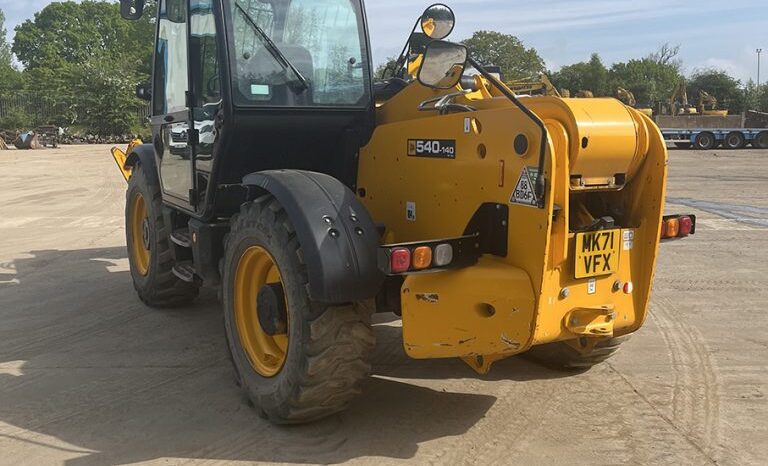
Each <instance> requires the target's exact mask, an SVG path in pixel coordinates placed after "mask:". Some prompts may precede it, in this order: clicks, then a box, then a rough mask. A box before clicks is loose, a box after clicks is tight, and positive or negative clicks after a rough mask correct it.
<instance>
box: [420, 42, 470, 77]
mask: <svg viewBox="0 0 768 466" xmlns="http://www.w3.org/2000/svg"><path fill="white" fill-rule="evenodd" d="M466 66H467V48H466V47H464V46H463V45H461V44H454V43H453V42H446V41H442V40H436V41H434V42H430V43H429V45H427V49H426V50H425V51H424V58H423V60H422V62H421V68H419V75H418V79H419V82H420V83H421V84H423V85H425V86H427V87H432V88H435V89H450V88H452V87H454V86H456V85H457V84H458V83H459V81H461V75H462V74H463V73H464V68H466Z"/></svg>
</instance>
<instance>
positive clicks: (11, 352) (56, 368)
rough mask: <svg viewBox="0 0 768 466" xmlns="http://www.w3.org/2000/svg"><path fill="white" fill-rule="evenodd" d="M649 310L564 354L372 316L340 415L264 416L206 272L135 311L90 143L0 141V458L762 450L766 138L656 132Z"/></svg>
mask: <svg viewBox="0 0 768 466" xmlns="http://www.w3.org/2000/svg"><path fill="white" fill-rule="evenodd" d="M670 174H671V176H670V179H669V189H668V204H667V211H669V212H670V213H672V212H693V213H696V214H698V215H699V223H698V229H697V233H696V235H695V237H694V238H691V239H689V240H685V241H678V242H675V243H672V244H665V245H663V246H662V248H661V256H660V261H659V268H658V273H657V278H656V284H655V290H654V294H653V298H652V303H651V311H650V317H649V319H648V322H647V323H646V325H645V326H644V327H643V328H642V329H641V330H640V331H639V332H638V333H637V334H636V335H635V337H634V338H633V339H632V340H630V341H629V342H628V343H627V344H626V345H625V347H624V348H622V351H621V352H619V354H618V355H617V356H616V357H615V358H613V359H612V360H610V362H609V363H606V364H602V365H600V366H597V367H595V368H593V369H592V370H590V371H588V372H586V373H582V374H576V375H573V374H562V373H558V372H553V371H550V370H547V369H544V368H541V367H539V366H537V365H534V364H532V363H530V362H528V361H526V360H523V359H521V358H511V359H508V360H505V361H502V362H499V363H497V364H495V365H494V367H493V369H492V371H491V373H490V374H489V375H488V376H486V377H479V376H476V375H475V374H474V373H473V372H472V371H471V370H470V369H469V368H468V367H466V366H465V365H464V364H463V363H461V362H459V361H457V360H432V361H415V360H410V359H408V358H407V357H406V356H405V354H404V353H403V351H402V348H401V344H400V340H399V328H398V327H399V325H400V323H399V321H398V320H396V319H395V317H394V316H393V315H377V316H376V322H377V324H376V336H377V338H378V346H377V349H376V352H375V356H374V376H373V377H372V378H371V379H370V380H369V381H368V382H366V383H365V385H364V390H363V394H362V396H361V397H360V398H359V399H358V400H357V401H356V402H355V403H354V404H353V405H352V406H351V408H350V409H349V410H348V411H347V412H345V413H343V414H341V415H338V416H334V417H332V418H330V419H328V420H325V421H322V422H319V423H315V424H312V425H308V426H299V427H292V428H283V427H275V426H272V425H270V424H269V423H267V422H266V421H264V420H262V419H260V418H259V417H258V415H257V414H256V412H255V411H254V410H253V409H251V408H250V407H249V406H248V405H247V404H246V403H245V402H244V401H243V399H242V397H241V396H240V394H239V391H238V389H237V388H236V386H235V384H234V382H233V377H232V370H231V367H230V363H229V361H228V360H227V355H226V349H225V341H224V335H223V328H222V318H221V312H220V309H219V305H218V303H217V300H216V297H215V293H213V292H205V293H203V295H202V296H201V298H200V299H199V300H197V301H196V302H195V304H194V305H192V306H190V307H188V308H184V309H178V310H164V311H163V310H161V311H158V310H152V309H148V308H146V307H144V306H143V305H142V304H141V303H140V302H139V300H138V299H137V298H136V296H135V294H134V291H133V288H132V285H131V279H130V274H129V272H128V261H127V259H126V251H125V246H124V242H125V240H124V232H123V206H124V190H125V183H124V182H123V180H122V178H121V177H120V175H119V173H118V172H117V169H116V168H115V166H114V162H113V161H112V160H111V158H110V157H109V155H108V147H107V146H71V147H64V148H60V149H56V150H41V151H24V152H22V151H14V150H10V151H2V152H0V181H1V182H0V238H2V240H0V452H2V454H0V464H13V465H21V464H30V465H41V464H60V463H67V464H71V465H82V464H113V463H138V462H146V463H158V464H177V463H195V464H221V463H231V462H235V461H243V462H275V463H341V462H350V463H355V464H371V465H374V464H375V465H379V464H389V463H405V462H412V463H415V464H426V463H430V464H434V463H437V464H563V465H566V464H567V465H573V464H631V465H636V464H692V465H702V464H723V465H744V464H755V465H757V464H765V462H766V458H768V400H766V394H767V392H768V362H767V361H768V312H766V311H767V310H768V234H766V230H768V151H765V150H763V151H760V150H744V151H723V150H716V151H708V152H692V151H672V152H670Z"/></svg>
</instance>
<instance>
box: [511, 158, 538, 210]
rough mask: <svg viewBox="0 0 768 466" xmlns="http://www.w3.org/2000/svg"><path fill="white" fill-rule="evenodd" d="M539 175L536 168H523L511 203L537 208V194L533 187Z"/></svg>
mask: <svg viewBox="0 0 768 466" xmlns="http://www.w3.org/2000/svg"><path fill="white" fill-rule="evenodd" d="M538 173H539V170H538V169H537V168H536V167H523V171H522V172H521V173H520V178H518V180H517V184H516V185H515V190H514V191H512V196H511V197H510V198H509V202H511V203H512V204H522V205H527V206H532V207H536V205H537V199H536V192H535V191H534V190H533V187H534V183H535V181H536V176H537V175H538Z"/></svg>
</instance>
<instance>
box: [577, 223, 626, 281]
mask: <svg viewBox="0 0 768 466" xmlns="http://www.w3.org/2000/svg"><path fill="white" fill-rule="evenodd" d="M620 244H621V230H600V231H590V232H586V233H576V250H575V252H576V258H575V270H574V276H575V277H576V278H587V277H597V276H599V275H610V274H612V273H613V272H615V271H616V270H618V268H619V245H620Z"/></svg>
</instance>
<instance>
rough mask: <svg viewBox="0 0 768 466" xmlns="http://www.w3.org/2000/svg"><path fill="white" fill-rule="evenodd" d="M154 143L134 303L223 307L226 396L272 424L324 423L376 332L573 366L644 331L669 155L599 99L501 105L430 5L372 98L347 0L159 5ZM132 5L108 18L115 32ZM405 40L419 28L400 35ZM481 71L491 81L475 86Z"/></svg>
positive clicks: (356, 21) (356, 374) (162, 0)
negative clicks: (377, 324) (211, 302)
mask: <svg viewBox="0 0 768 466" xmlns="http://www.w3.org/2000/svg"><path fill="white" fill-rule="evenodd" d="M157 4H158V7H157V8H158V10H157V31H156V41H155V54H154V70H153V76H152V83H151V85H139V86H138V87H137V95H138V96H140V97H143V98H146V99H149V100H150V101H151V103H152V104H151V105H152V117H151V125H152V142H151V143H148V144H143V143H141V141H134V142H133V143H132V144H131V145H130V146H129V148H128V150H127V151H122V150H121V149H118V148H115V149H113V156H114V157H115V160H116V161H117V163H118V166H119V168H120V169H121V171H122V173H123V175H124V176H125V177H126V179H127V181H128V190H127V195H126V211H125V212H126V239H127V244H128V255H129V261H130V271H131V275H132V277H133V283H134V287H135V289H136V291H137V293H138V295H139V298H140V299H141V300H142V301H144V302H145V303H146V304H147V305H149V306H158V307H160V306H179V305H183V304H186V303H189V302H190V301H191V300H193V299H194V298H195V297H196V295H197V294H198V289H199V288H200V287H201V286H203V285H205V286H214V287H218V288H219V290H220V296H221V300H222V302H223V307H224V326H225V333H226V338H227V341H228V348H229V350H230V352H231V357H232V362H233V366H234V371H235V373H236V379H237V381H238V383H239V384H240V385H241V386H242V388H243V390H244V391H245V392H246V394H247V396H248V397H249V398H250V400H251V401H252V402H253V403H254V405H255V406H256V407H257V408H258V409H259V410H260V412H261V413H262V414H263V415H264V416H266V417H267V418H268V419H270V420H271V421H273V422H276V423H298V422H306V421H311V420H314V419H319V418H321V417H324V416H327V415H329V414H331V413H335V412H338V411H340V410H342V409H343V408H344V407H345V406H346V405H347V404H348V402H349V401H350V399H351V398H352V397H353V396H354V395H355V394H356V393H357V392H358V391H359V388H358V383H359V382H360V381H361V379H363V378H364V377H366V376H367V375H368V373H369V371H370V368H371V366H370V363H369V355H370V353H371V350H372V349H373V347H374V335H373V333H372V330H371V326H370V317H371V314H372V313H373V312H394V313H396V314H398V315H401V316H402V324H403V346H404V350H405V352H406V353H407V354H408V355H409V356H411V357H413V358H449V357H457V358H461V359H463V360H464V361H465V362H466V363H467V364H468V365H469V366H471V367H472V369H474V370H475V371H477V372H478V373H480V374H484V373H486V372H487V371H488V370H489V368H490V366H491V364H492V363H493V362H494V361H497V360H499V359H502V358H506V357H509V356H512V355H515V354H520V353H524V352H527V353H528V354H530V355H532V356H534V357H536V358H537V359H539V360H540V361H543V362H544V363H547V364H550V365H556V366H559V367H563V368H586V367H589V366H591V365H593V364H596V363H598V362H600V361H602V360H604V359H606V358H607V357H609V356H610V355H611V354H612V353H613V352H614V351H616V349H617V347H618V345H619V343H621V342H622V340H623V339H625V338H626V336H627V335H629V334H631V333H632V332H634V331H636V330H637V329H638V328H639V327H640V326H641V325H642V323H643V321H644V319H645V317H646V310H647V306H648V298H649V293H650V290H651V283H652V281H653V274H654V267H655V261H656V253H657V249H658V245H659V241H660V239H661V238H665V239H672V238H681V237H685V236H687V235H689V234H692V233H694V229H695V218H694V217H693V216H690V215H675V216H669V217H663V206H664V190H665V181H666V171H667V168H666V165H667V151H666V148H665V146H664V141H663V139H662V137H661V135H660V134H659V131H658V129H657V128H656V127H655V126H654V124H653V123H652V121H651V120H650V119H649V118H648V117H646V116H645V115H643V114H641V113H639V112H637V111H635V110H633V109H632V108H630V107H627V106H625V105H623V104H622V103H621V102H619V101H617V100H615V99H599V98H598V99H562V98H559V97H554V96H535V97H533V96H526V97H523V96H521V97H519V98H518V97H517V96H516V95H515V94H514V93H513V92H512V91H510V90H509V89H508V88H507V87H506V86H505V85H504V84H503V83H501V82H500V81H499V80H498V79H497V78H496V77H495V76H494V75H493V74H492V73H490V72H488V70H486V68H484V67H483V65H482V64H480V63H478V62H476V61H475V60H474V59H473V58H472V57H471V51H469V50H467V49H466V48H465V47H464V46H463V45H460V44H456V43H451V42H448V41H445V40H444V39H445V38H446V37H447V36H448V35H449V34H450V33H451V31H452V30H453V26H454V20H455V18H454V14H453V12H452V11H451V9H450V8H448V7H447V6H445V5H442V4H436V5H432V6H430V7H429V8H427V9H426V11H425V12H424V14H423V15H422V17H421V18H419V19H418V20H417V22H416V25H415V26H414V29H413V31H412V33H411V34H410V36H409V38H408V40H407V43H406V46H405V47H404V49H403V53H402V54H401V57H400V58H399V59H398V60H397V63H396V64H395V67H394V70H392V72H391V73H390V74H391V76H390V77H389V78H388V79H387V80H386V81H383V82H373V79H372V69H373V68H372V64H371V53H370V51H371V47H370V44H369V37H368V27H367V23H366V16H365V12H364V7H363V1H362V0H159V1H158V2H157ZM143 7H144V4H143V0H121V11H122V14H123V16H124V17H125V18H127V19H137V18H139V17H140V16H141V14H142V12H143ZM419 26H421V27H419ZM488 65H492V64H488Z"/></svg>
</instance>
